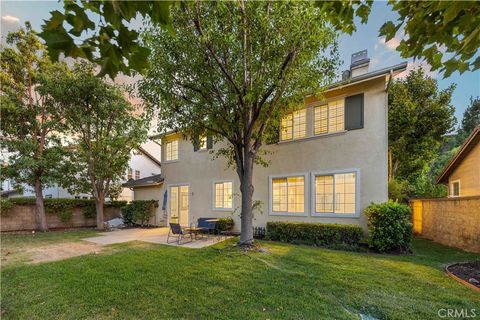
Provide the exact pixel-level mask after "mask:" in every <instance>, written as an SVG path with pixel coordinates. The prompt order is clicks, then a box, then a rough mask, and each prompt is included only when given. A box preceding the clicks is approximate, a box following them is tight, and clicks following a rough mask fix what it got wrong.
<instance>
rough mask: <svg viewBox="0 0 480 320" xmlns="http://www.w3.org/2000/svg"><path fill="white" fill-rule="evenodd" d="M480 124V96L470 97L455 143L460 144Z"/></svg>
mask: <svg viewBox="0 0 480 320" xmlns="http://www.w3.org/2000/svg"><path fill="white" fill-rule="evenodd" d="M479 125H480V97H476V98H473V97H470V105H469V106H468V107H467V109H465V112H464V113H463V118H462V123H461V124H460V127H459V128H458V134H457V139H456V140H457V145H461V144H462V143H463V142H464V141H465V139H466V138H467V137H468V136H469V135H470V133H472V131H473V129H475V127H476V126H479Z"/></svg>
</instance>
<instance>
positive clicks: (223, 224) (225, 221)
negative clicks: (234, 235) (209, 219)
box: [216, 218, 234, 231]
mask: <svg viewBox="0 0 480 320" xmlns="http://www.w3.org/2000/svg"><path fill="white" fill-rule="evenodd" d="M233 224H234V222H233V219H232V218H220V219H218V222H217V225H216V228H217V231H228V230H232V229H233Z"/></svg>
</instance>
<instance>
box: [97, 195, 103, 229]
mask: <svg viewBox="0 0 480 320" xmlns="http://www.w3.org/2000/svg"><path fill="white" fill-rule="evenodd" d="M104 203H105V195H104V194H103V192H98V196H97V197H95V209H96V211H97V230H104V229H105V225H104V218H103V204H104Z"/></svg>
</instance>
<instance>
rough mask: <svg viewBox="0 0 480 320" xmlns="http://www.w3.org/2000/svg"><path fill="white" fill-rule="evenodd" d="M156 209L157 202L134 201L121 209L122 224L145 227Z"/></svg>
mask: <svg viewBox="0 0 480 320" xmlns="http://www.w3.org/2000/svg"><path fill="white" fill-rule="evenodd" d="M157 207H158V201H157V200H134V201H132V202H130V203H129V204H128V205H126V206H124V207H122V216H123V223H125V224H127V225H136V224H140V225H141V226H145V225H146V224H147V223H148V220H149V219H150V217H152V216H153V214H154V212H155V210H154V209H155V208H157Z"/></svg>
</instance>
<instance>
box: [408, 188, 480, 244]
mask: <svg viewBox="0 0 480 320" xmlns="http://www.w3.org/2000/svg"><path fill="white" fill-rule="evenodd" d="M410 205H411V207H412V212H413V226H414V231H415V233H417V234H419V235H421V236H422V237H424V238H426V239H430V240H433V241H435V242H438V243H441V244H443V245H446V246H450V247H456V248H460V249H463V250H466V251H472V252H480V196H474V197H465V198H441V199H419V200H413V201H411V202H410Z"/></svg>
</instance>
